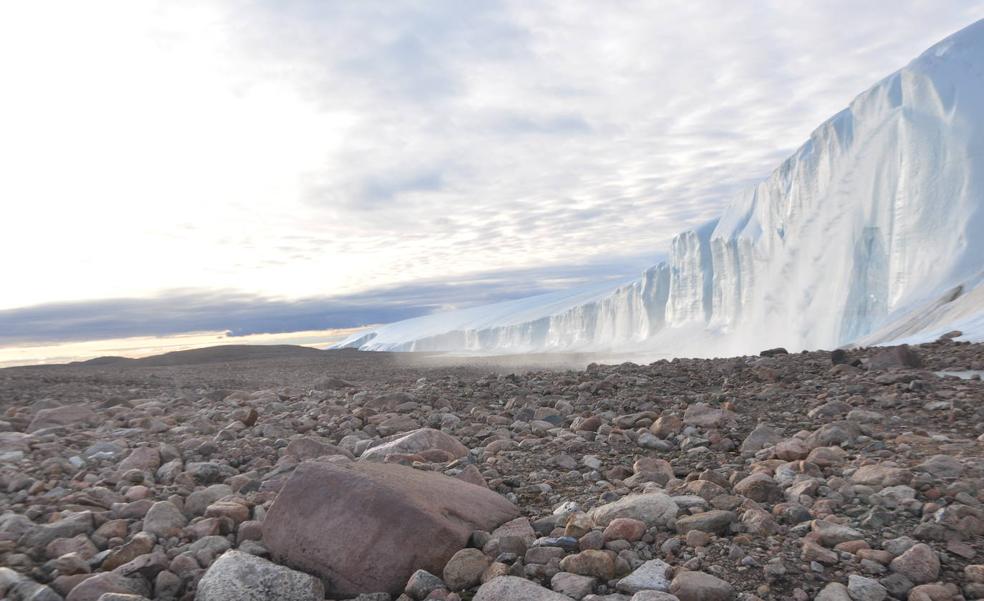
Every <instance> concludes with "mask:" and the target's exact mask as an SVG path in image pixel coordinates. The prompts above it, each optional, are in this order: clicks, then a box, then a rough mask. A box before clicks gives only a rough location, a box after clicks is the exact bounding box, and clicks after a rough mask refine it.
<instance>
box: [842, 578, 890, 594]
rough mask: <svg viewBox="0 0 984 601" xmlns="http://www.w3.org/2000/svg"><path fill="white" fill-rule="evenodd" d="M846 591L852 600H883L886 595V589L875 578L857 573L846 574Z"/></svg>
mask: <svg viewBox="0 0 984 601" xmlns="http://www.w3.org/2000/svg"><path fill="white" fill-rule="evenodd" d="M847 593H848V594H849V595H850V596H851V599H853V600H854V601H883V600H884V599H885V598H886V597H888V591H887V590H885V587H884V586H882V585H880V584H878V581H877V580H873V579H871V578H865V577H864V576H858V575H857V574H851V575H850V576H848V579H847Z"/></svg>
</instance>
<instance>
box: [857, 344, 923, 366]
mask: <svg viewBox="0 0 984 601" xmlns="http://www.w3.org/2000/svg"><path fill="white" fill-rule="evenodd" d="M922 365H923V363H922V358H921V357H920V356H919V353H917V352H916V351H915V350H914V349H913V348H912V347H910V346H909V345H907V344H903V345H901V346H891V347H888V348H884V349H882V350H879V351H877V352H875V353H874V354H873V355H872V356H871V358H869V359H868V368H869V369H889V368H892V367H907V368H914V369H915V368H920V367H922Z"/></svg>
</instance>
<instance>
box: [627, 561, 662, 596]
mask: <svg viewBox="0 0 984 601" xmlns="http://www.w3.org/2000/svg"><path fill="white" fill-rule="evenodd" d="M671 570H672V568H671V567H670V564H668V563H666V562H664V561H662V560H659V559H650V560H649V561H647V562H645V563H643V564H642V565H641V566H639V567H638V568H636V569H635V570H633V571H632V573H631V574H629V575H628V576H626V577H624V578H622V579H621V580H619V581H618V583H617V584H616V585H615V588H617V589H618V590H620V591H622V592H623V593H629V594H632V593H638V592H639V591H647V590H655V591H663V592H666V591H669V590H670V580H669V578H667V574H669V573H670V571H671Z"/></svg>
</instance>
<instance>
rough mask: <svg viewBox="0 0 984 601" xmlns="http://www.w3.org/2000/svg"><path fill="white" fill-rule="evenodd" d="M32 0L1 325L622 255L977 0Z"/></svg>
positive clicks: (15, 61)
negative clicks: (92, 0)
mask: <svg viewBox="0 0 984 601" xmlns="http://www.w3.org/2000/svg"><path fill="white" fill-rule="evenodd" d="M51 4H55V5H57V6H56V7H54V8H55V9H56V10H58V11H59V14H61V15H62V18H61V19H59V20H58V21H57V22H53V21H52V20H51V19H50V10H51V9H52V6H51V5H49V3H9V4H6V5H4V6H2V7H0V72H3V73H5V76H6V77H7V78H8V79H7V82H6V85H5V89H6V90H7V92H5V94H4V97H3V98H2V99H0V131H4V132H5V135H4V136H3V137H2V138H0V161H2V162H3V164H4V165H5V166H6V174H7V175H5V177H4V178H0V198H3V199H4V213H5V214H4V217H5V219H4V221H5V224H6V225H7V226H8V227H7V228H6V229H5V231H4V235H3V236H0V256H3V257H5V259H6V260H7V264H6V265H5V269H6V272H7V273H6V274H5V286H4V288H3V291H2V292H0V309H6V311H5V312H4V313H3V316H0V340H3V339H4V338H3V337H5V338H6V339H7V340H14V339H16V340H21V339H23V338H25V337H30V336H36V337H39V338H42V339H49V338H50V337H54V336H70V337H78V336H82V335H85V336H97V335H113V336H115V335H120V332H123V331H128V332H129V331H132V330H133V327H134V324H138V323H141V322H142V323H145V324H149V323H150V322H154V324H155V325H147V326H145V329H147V328H149V329H151V330H155V331H162V332H177V331H182V330H181V328H189V327H193V326H198V325H201V324H202V323H203V322H208V324H211V326H217V327H218V328H219V329H232V330H239V329H242V330H244V331H251V330H256V329H257V328H258V329H259V330H265V329H270V328H281V329H283V328H292V327H300V326H302V325H303V326H304V328H309V327H312V326H313V327H319V328H320V327H341V326H342V325H352V324H355V323H359V322H379V321H387V320H390V319H396V318H400V317H405V316H409V315H411V314H416V313H420V312H424V311H429V310H432V309H433V308H435V307H439V306H442V305H451V304H454V305H462V304H470V303H476V302H481V301H485V300H488V299H499V298H505V297H516V296H519V295H521V294H522V293H525V292H528V291H538V290H541V289H543V288H544V287H545V286H546V287H549V286H553V285H555V283H556V280H557V279H558V278H559V279H564V278H566V277H567V275H569V274H570V273H577V274H579V275H577V277H574V278H573V280H576V281H582V280H583V279H584V277H586V276H585V274H592V275H591V277H600V276H601V274H602V272H601V271H599V270H598V269H597V266H598V265H605V266H607V269H608V270H609V271H608V272H607V275H617V274H621V273H623V272H625V271H627V270H629V269H630V268H631V269H636V268H637V267H640V263H641V261H640V260H639V258H640V257H655V255H656V253H658V252H659V251H660V250H661V249H662V248H663V246H664V245H665V242H666V240H667V239H668V238H669V237H670V236H672V235H673V234H675V233H676V232H678V231H680V230H681V229H684V228H686V227H690V226H693V225H695V224H697V223H699V222H701V221H703V220H705V219H708V218H710V217H712V216H714V215H715V214H717V213H718V212H719V211H720V209H721V208H722V206H723V205H724V204H725V203H726V202H728V200H729V199H730V198H731V197H732V196H733V195H734V194H735V193H736V191H738V190H739V189H741V188H742V187H744V186H746V185H748V184H750V183H751V182H754V181H756V180H758V179H761V178H762V177H764V176H766V175H767V174H768V172H769V171H770V170H771V169H772V168H774V167H775V166H776V165H777V164H778V163H779V161H780V160H781V159H782V158H784V157H785V156H786V155H788V154H789V153H790V152H792V150H793V149H794V148H795V147H796V146H797V145H798V144H800V143H801V142H802V141H804V140H805V139H806V138H807V137H808V135H809V132H810V131H811V130H812V129H813V128H814V127H815V126H816V125H818V124H819V123H820V122H821V121H823V120H824V119H826V118H827V117H829V116H830V115H832V114H833V113H835V112H836V111H838V110H840V109H841V108H843V107H844V106H845V105H846V104H847V103H848V102H849V101H850V100H851V98H852V97H853V96H854V95H856V94H857V93H859V92H861V91H862V90H863V89H865V88H866V87H868V86H869V85H871V84H872V83H874V82H875V81H876V80H877V79H879V78H880V77H883V76H885V75H887V74H888V73H890V72H891V71H893V70H894V69H896V68H898V67H900V66H901V65H902V64H904V63H905V62H907V61H908V60H910V59H911V58H914V57H915V56H916V55H917V54H918V53H919V52H921V51H922V50H923V49H925V48H927V47H928V46H929V45H931V44H932V43H934V42H935V41H937V40H939V39H940V38H942V37H944V36H945V35H948V34H949V33H952V32H953V31H955V30H957V29H959V28H961V27H963V26H965V25H967V24H969V23H971V22H973V21H974V20H976V19H979V18H981V17H982V16H984V0H954V1H952V2H947V3H945V4H940V3H939V2H931V1H928V0H906V1H894V0H893V1H889V0H876V1H873V2H866V3H862V4H860V5H859V4H858V3H857V2H849V1H847V0H831V1H829V2H815V3H789V2H779V1H778V0H774V1H767V2H754V3H734V2H727V1H725V0H715V1H709V2H699V3H698V2H691V1H684V0H666V1H661V2H644V1H642V0H635V1H633V0H630V1H627V2H619V3H608V4H605V5H599V4H598V3H593V2H562V3H546V2H526V1H518V0H517V1H510V0H493V1H489V2H482V3H462V2H456V1H453V0H438V1H435V2H426V3H423V2H399V1H397V2H394V1H389V0H387V1H382V0H378V1H377V0H365V1H360V2H320V1H317V0H286V1H283V2H273V3H264V2H253V3H242V2H232V1H231V0H230V1H227V0H207V1H206V0H195V1H190V0H189V1H181V0H168V1H166V2H163V1H162V2H156V1H152V0H107V2H104V3H98V5H92V4H89V3H77V2H69V1H67V0H66V1H65V2H63V3H58V2H53V3H51ZM645 262H650V261H648V260H647V261H645ZM581 264H588V267H587V268H585V269H580V270H579V268H577V267H575V266H577V265H581ZM490 273H497V274H499V275H498V276H497V277H496V281H495V283H489V282H488V277H487V274H490ZM474 274H481V275H480V276H478V277H472V276H473V275H474ZM530 277H536V278H545V279H547V280H551V278H553V280H551V281H554V282H555V283H553V284H542V283H537V282H536V281H529V280H527V279H526V278H530ZM468 280H471V281H474V282H476V283H474V284H473V285H467V286H462V285H460V283H459V282H462V281H468ZM422 281H423V282H428V284H426V285H423V288H424V289H426V290H427V293H426V294H425V295H424V296H420V295H419V294H418V293H420V291H421V290H422V288H421V286H422V285H420V284H419V282H422ZM428 286H436V287H432V288H428ZM169 290H171V291H173V290H184V291H186V292H184V293H182V294H179V295H174V294H172V293H168V292H167V291H169ZM380 290H382V291H384V292H383V293H382V294H383V298H382V300H380V297H378V294H380V293H379V292H378V291H380ZM187 291H191V292H187ZM230 291H231V292H230ZM442 294H446V295H448V296H447V297H446V298H443V297H441V296H440V295H442ZM115 298H127V299H137V300H133V301H126V303H124V304H123V305H120V304H119V301H107V300H100V299H115ZM271 298H275V299H286V300H283V301H279V300H278V301H275V302H273V301H271V302H267V299H271ZM139 299H144V300H139ZM161 299H167V300H161ZM310 299H317V300H310ZM326 299H334V300H326ZM377 301H378V303H381V304H378V303H377ZM66 303H67V304H66ZM222 303H225V304H226V306H227V308H228V311H221V310H218V309H216V308H217V307H219V306H221V305H222ZM346 303H347V304H346ZM254 307H255V308H254ZM366 307H370V308H371V310H367V309H366ZM83 309H84V310H83ZM49 311H54V313H49ZM73 311H81V313H80V315H85V316H87V317H80V318H79V320H78V321H71V320H68V321H65V319H66V316H67V315H70V314H73ZM99 311H102V312H103V313H102V314H99ZM277 311H281V312H282V313H281V314H280V315H281V317H279V318H278V317H277ZM141 312H143V313H141ZM223 313H224V314H226V315H227V316H228V323H226V324H225V325H221V324H219V323H218V322H217V321H216V316H217V315H220V314H223ZM141 315H143V319H141V317H140V316H141ZM247 315H248V318H247V317H246V316H247ZM318 315H320V316H322V317H323V321H321V322H318V323H313V322H315V321H317V317H316V316H318ZM203 316H204V317H203ZM241 316H242V317H241ZM278 319H279V321H278ZM59 320H61V321H59ZM250 320H253V321H252V322H250ZM55 323H59V324H61V325H60V326H58V327H55V326H54V325H52V324H55ZM247 323H255V324H256V325H254V326H247V325H244V324H247ZM275 323H279V324H280V325H274V324H275ZM127 324H129V325H127ZM260 324H262V325H260ZM58 328H61V329H58ZM57 332H60V333H57ZM142 333H148V332H142Z"/></svg>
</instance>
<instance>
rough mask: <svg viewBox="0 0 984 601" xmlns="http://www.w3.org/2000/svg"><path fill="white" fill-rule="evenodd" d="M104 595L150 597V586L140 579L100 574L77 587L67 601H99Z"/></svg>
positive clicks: (117, 574) (69, 594) (113, 573)
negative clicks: (118, 594) (117, 594)
mask: <svg viewBox="0 0 984 601" xmlns="http://www.w3.org/2000/svg"><path fill="white" fill-rule="evenodd" d="M104 593H127V594H131V595H143V596H145V597H147V596H150V586H149V585H148V584H147V581H146V580H144V579H143V578H140V577H134V578H129V577H127V576H124V575H122V574H120V573H118V572H100V573H98V574H94V575H92V576H90V577H89V578H86V579H85V580H83V581H82V582H80V583H79V584H78V585H76V586H75V588H73V589H72V590H71V592H69V593H68V596H67V597H65V601H98V599H99V597H101V596H102V595H103V594H104Z"/></svg>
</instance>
